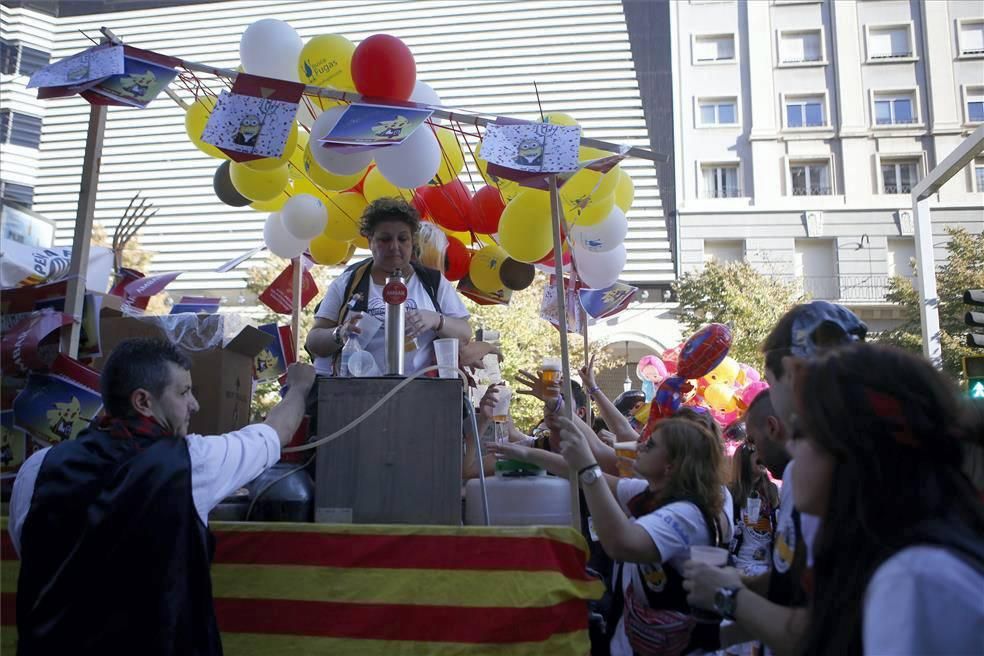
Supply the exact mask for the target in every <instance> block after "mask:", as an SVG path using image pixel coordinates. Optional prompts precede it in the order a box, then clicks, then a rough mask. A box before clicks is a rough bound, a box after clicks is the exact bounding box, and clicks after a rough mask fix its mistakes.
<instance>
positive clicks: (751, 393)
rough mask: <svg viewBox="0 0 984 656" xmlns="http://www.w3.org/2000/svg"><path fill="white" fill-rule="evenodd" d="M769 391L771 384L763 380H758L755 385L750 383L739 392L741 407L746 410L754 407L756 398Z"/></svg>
mask: <svg viewBox="0 0 984 656" xmlns="http://www.w3.org/2000/svg"><path fill="white" fill-rule="evenodd" d="M767 389H769V384H768V383H767V382H765V381H763V380H757V381H755V382H754V383H749V384H748V385H745V387H743V388H742V389H741V390H740V391H739V392H738V398H739V399H740V400H741V405H742V406H743V407H745V408H748V406H750V405H752V401H754V400H755V397H756V396H758V395H759V394H761V393H762V392H764V391H765V390H767Z"/></svg>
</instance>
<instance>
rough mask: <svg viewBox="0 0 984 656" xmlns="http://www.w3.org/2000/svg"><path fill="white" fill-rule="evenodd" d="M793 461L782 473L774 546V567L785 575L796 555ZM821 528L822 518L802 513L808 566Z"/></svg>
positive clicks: (801, 527) (801, 518)
mask: <svg viewBox="0 0 984 656" xmlns="http://www.w3.org/2000/svg"><path fill="white" fill-rule="evenodd" d="M793 464H794V462H793V461H790V462H789V464H788V465H786V469H785V471H783V473H782V487H781V488H780V489H779V517H778V519H777V520H776V539H775V544H773V546H772V565H773V566H774V567H775V568H776V571H777V572H779V573H780V574H785V573H786V572H788V571H789V568H790V567H792V566H793V556H794V555H795V554H796V525H795V524H794V523H793V508H794V505H793ZM819 528H820V518H819V517H816V516H815V515H807V514H806V513H800V531H801V532H802V534H803V540H804V541H805V542H806V564H807V566H808V567H811V566H812V565H813V539H814V538H815V537H816V535H817V530H818V529H819Z"/></svg>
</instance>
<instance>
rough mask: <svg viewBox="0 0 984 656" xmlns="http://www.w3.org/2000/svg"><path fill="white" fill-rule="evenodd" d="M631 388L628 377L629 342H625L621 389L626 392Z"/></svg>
mask: <svg viewBox="0 0 984 656" xmlns="http://www.w3.org/2000/svg"><path fill="white" fill-rule="evenodd" d="M630 389H632V379H631V378H629V342H628V341H626V342H625V380H624V381H622V391H623V392H628V391H629V390H630Z"/></svg>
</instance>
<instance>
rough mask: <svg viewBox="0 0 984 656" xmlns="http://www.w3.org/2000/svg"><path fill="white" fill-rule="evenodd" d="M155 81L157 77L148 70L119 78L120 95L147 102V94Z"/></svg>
mask: <svg viewBox="0 0 984 656" xmlns="http://www.w3.org/2000/svg"><path fill="white" fill-rule="evenodd" d="M156 81H157V76H156V75H154V72H153V71H151V70H149V69H148V70H145V71H144V72H143V73H130V74H129V75H126V76H124V77H122V78H120V95H121V96H128V97H130V98H136V99H137V100H147V99H148V98H146V96H147V92H148V91H150V89H151V88H152V87H153V86H154V83H155V82H156Z"/></svg>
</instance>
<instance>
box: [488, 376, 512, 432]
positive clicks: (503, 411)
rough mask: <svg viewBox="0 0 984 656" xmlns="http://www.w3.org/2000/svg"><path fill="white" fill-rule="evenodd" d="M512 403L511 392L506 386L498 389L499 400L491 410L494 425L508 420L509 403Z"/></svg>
mask: <svg viewBox="0 0 984 656" xmlns="http://www.w3.org/2000/svg"><path fill="white" fill-rule="evenodd" d="M510 401H512V390H511V389H509V388H508V387H506V386H504V385H503V386H500V387H499V400H498V402H497V403H496V404H495V407H494V408H493V409H492V419H493V420H494V421H495V422H496V423H502V422H505V421H506V420H507V419H509V402H510Z"/></svg>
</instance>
